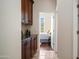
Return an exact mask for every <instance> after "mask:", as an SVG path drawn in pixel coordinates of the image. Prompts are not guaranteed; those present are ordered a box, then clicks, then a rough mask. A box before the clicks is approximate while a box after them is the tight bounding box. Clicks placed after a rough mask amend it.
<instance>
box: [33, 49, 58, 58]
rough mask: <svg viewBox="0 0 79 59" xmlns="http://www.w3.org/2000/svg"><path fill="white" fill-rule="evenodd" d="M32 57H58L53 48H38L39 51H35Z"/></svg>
mask: <svg viewBox="0 0 79 59" xmlns="http://www.w3.org/2000/svg"><path fill="white" fill-rule="evenodd" d="M33 59H58V58H57V54H56V53H55V52H54V51H53V50H51V49H50V50H48V49H43V48H40V53H38V52H37V53H36V55H35V56H34V58H33Z"/></svg>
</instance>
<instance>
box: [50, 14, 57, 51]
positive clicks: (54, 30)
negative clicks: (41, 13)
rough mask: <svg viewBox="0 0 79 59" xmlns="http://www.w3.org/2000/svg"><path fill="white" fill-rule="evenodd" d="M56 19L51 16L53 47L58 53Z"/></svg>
mask: <svg viewBox="0 0 79 59" xmlns="http://www.w3.org/2000/svg"><path fill="white" fill-rule="evenodd" d="M56 42H57V41H56V19H55V15H53V16H51V47H52V48H53V49H54V50H55V51H56V47H57V46H56Z"/></svg>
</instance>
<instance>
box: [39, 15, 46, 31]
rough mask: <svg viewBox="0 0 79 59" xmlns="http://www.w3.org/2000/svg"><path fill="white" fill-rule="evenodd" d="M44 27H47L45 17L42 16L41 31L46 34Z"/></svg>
mask: <svg viewBox="0 0 79 59" xmlns="http://www.w3.org/2000/svg"><path fill="white" fill-rule="evenodd" d="M44 27H45V17H44V16H40V31H41V32H44Z"/></svg>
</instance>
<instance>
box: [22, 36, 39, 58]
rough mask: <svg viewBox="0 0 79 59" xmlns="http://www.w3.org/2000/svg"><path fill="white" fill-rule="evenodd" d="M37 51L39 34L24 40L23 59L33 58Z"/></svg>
mask: <svg viewBox="0 0 79 59" xmlns="http://www.w3.org/2000/svg"><path fill="white" fill-rule="evenodd" d="M36 51H37V36H36V35H33V36H32V37H31V38H27V39H25V40H24V41H22V59H32V57H33V56H34V54H35V53H36Z"/></svg>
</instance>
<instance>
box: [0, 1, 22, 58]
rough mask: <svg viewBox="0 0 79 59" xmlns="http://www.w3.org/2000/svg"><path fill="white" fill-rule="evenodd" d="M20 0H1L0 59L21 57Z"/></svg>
mask: <svg viewBox="0 0 79 59" xmlns="http://www.w3.org/2000/svg"><path fill="white" fill-rule="evenodd" d="M20 33H21V7H20V0H0V59H21V34H20Z"/></svg>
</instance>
